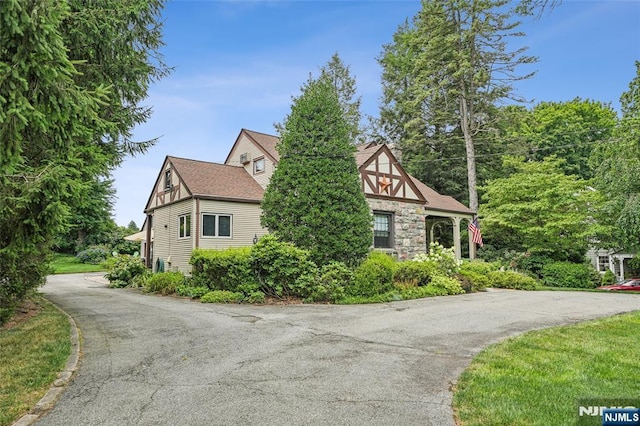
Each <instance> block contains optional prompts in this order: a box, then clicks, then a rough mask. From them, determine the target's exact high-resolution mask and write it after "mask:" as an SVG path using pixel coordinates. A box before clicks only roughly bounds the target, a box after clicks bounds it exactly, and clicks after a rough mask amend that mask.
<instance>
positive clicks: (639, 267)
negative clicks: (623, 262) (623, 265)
mask: <svg viewBox="0 0 640 426" xmlns="http://www.w3.org/2000/svg"><path fill="white" fill-rule="evenodd" d="M629 272H630V273H631V274H632V275H633V276H634V277H638V276H640V256H638V255H636V256H633V258H632V259H631V260H629Z"/></svg>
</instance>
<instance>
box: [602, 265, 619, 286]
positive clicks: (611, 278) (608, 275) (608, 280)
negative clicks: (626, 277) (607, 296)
mask: <svg viewBox="0 0 640 426" xmlns="http://www.w3.org/2000/svg"><path fill="white" fill-rule="evenodd" d="M615 282H616V274H614V273H613V271H612V270H611V269H607V272H605V273H604V275H602V285H610V284H613V283H615Z"/></svg>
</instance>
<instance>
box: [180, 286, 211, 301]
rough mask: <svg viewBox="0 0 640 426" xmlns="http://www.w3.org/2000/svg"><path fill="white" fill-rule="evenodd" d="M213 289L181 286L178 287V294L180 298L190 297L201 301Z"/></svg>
mask: <svg viewBox="0 0 640 426" xmlns="http://www.w3.org/2000/svg"><path fill="white" fill-rule="evenodd" d="M210 291H211V289H210V288H209V287H202V286H196V287H194V286H192V285H188V284H180V285H178V286H177V287H176V294H177V295H178V296H183V297H190V298H192V299H200V298H201V297H202V296H204V295H205V294H207V293H209V292H210Z"/></svg>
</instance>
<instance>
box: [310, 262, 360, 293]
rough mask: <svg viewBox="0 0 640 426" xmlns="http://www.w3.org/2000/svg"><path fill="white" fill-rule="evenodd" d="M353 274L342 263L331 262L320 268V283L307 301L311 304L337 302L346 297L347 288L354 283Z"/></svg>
mask: <svg viewBox="0 0 640 426" xmlns="http://www.w3.org/2000/svg"><path fill="white" fill-rule="evenodd" d="M353 279H354V277H353V272H352V271H351V269H349V268H348V267H347V266H346V265H345V264H344V263H342V262H331V263H328V264H326V265H324V266H323V267H322V268H320V272H319V277H318V282H317V283H316V284H315V285H314V286H313V288H312V290H311V291H310V294H309V296H308V297H307V300H309V301H311V302H335V301H337V300H340V299H341V298H342V297H344V294H345V291H344V289H345V287H349V286H350V285H351V283H352V282H353Z"/></svg>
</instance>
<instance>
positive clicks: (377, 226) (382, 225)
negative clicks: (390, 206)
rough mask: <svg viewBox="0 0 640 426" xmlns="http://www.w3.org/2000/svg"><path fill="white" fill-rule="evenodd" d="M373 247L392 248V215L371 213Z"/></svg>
mask: <svg viewBox="0 0 640 426" xmlns="http://www.w3.org/2000/svg"><path fill="white" fill-rule="evenodd" d="M373 247H375V248H393V213H387V212H374V213H373Z"/></svg>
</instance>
